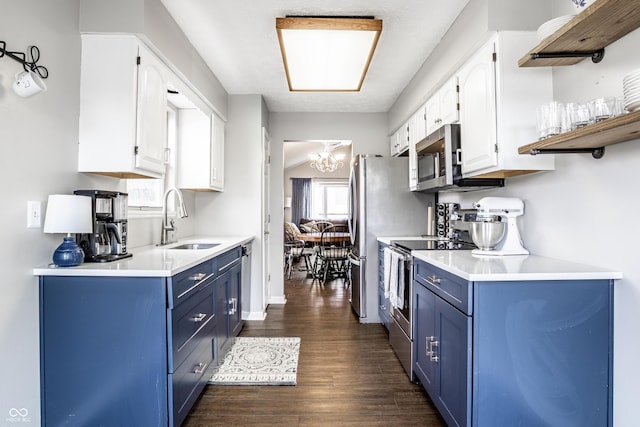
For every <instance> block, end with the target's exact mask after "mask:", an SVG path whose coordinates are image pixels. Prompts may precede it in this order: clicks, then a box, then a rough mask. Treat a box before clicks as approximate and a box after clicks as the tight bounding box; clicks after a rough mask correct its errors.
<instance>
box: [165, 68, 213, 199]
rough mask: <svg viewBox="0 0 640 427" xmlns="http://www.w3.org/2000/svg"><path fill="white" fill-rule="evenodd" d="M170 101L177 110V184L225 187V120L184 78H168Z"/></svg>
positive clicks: (194, 188)
mask: <svg viewBox="0 0 640 427" xmlns="http://www.w3.org/2000/svg"><path fill="white" fill-rule="evenodd" d="M169 87H170V89H171V93H170V94H169V97H168V98H169V103H170V104H171V105H172V106H173V108H174V109H175V110H176V111H177V117H178V119H177V123H176V127H177V132H176V134H177V144H176V145H177V147H178V155H177V160H178V161H177V167H176V173H177V186H178V187H179V188H181V189H183V190H192V191H223V190H224V121H223V120H222V119H221V118H220V117H219V116H218V115H217V114H216V113H214V112H213V109H212V108H211V107H210V106H209V104H208V103H206V102H205V101H204V100H203V98H201V97H200V96H199V95H197V94H196V92H195V91H194V90H193V89H192V88H191V87H190V86H189V85H187V84H186V83H185V82H184V81H183V80H182V79H180V78H178V77H177V76H175V75H172V76H171V78H170V80H169Z"/></svg>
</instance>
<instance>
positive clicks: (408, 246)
mask: <svg viewBox="0 0 640 427" xmlns="http://www.w3.org/2000/svg"><path fill="white" fill-rule="evenodd" d="M391 246H395V247H397V248H400V249H404V250H406V251H431V250H455V249H467V250H468V249H475V248H476V245H474V244H473V243H469V242H464V241H462V240H437V239H433V240H432V239H428V240H427V239H424V240H423V239H420V240H392V241H391Z"/></svg>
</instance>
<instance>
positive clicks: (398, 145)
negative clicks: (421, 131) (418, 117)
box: [389, 119, 411, 157]
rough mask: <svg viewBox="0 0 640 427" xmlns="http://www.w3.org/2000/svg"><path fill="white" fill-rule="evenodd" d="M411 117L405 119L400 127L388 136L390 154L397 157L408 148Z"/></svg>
mask: <svg viewBox="0 0 640 427" xmlns="http://www.w3.org/2000/svg"><path fill="white" fill-rule="evenodd" d="M410 122H411V119H409V120H407V121H406V122H405V123H404V124H403V125H402V126H400V128H399V129H398V130H397V131H395V132H394V133H393V135H391V137H390V138H389V148H390V151H391V155H392V156H394V157H397V156H399V155H401V154H402V153H404V152H405V151H406V150H407V148H409V124H410Z"/></svg>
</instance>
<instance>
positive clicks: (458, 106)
mask: <svg viewBox="0 0 640 427" xmlns="http://www.w3.org/2000/svg"><path fill="white" fill-rule="evenodd" d="M456 109H457V110H458V111H460V103H459V102H458V103H457V104H456Z"/></svg>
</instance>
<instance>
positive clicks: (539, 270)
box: [411, 250, 622, 281]
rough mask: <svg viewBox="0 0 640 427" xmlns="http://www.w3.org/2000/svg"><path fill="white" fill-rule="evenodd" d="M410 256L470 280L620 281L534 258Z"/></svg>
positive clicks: (461, 253)
mask: <svg viewBox="0 0 640 427" xmlns="http://www.w3.org/2000/svg"><path fill="white" fill-rule="evenodd" d="M411 254H412V255H413V256H414V257H416V258H417V259H420V260H422V261H425V262H427V263H429V264H431V265H433V266H435V267H438V268H441V269H442V270H445V271H448V272H449V273H452V274H455V275H456V276H459V277H462V278H464V279H465V280H469V281H516V280H517V281H523V280H599V279H606V280H609V279H622V273H621V272H618V271H611V270H606V269H602V268H599V267H594V266H590V265H584V264H577V263H573V262H568V261H562V260H558V259H554V258H545V257H540V256H536V255H512V256H476V255H473V254H472V253H471V251H467V250H455V251H440V250H437V251H413V252H411Z"/></svg>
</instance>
